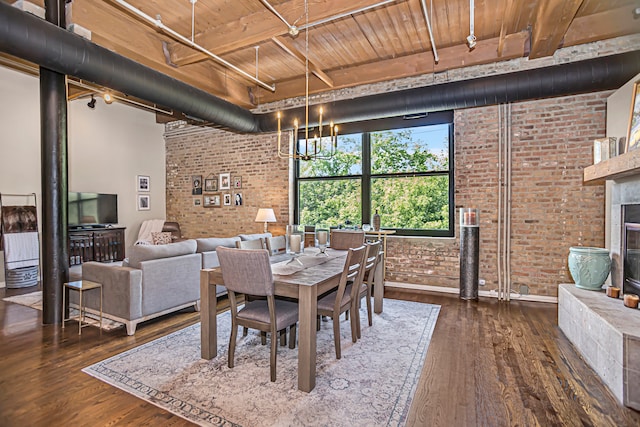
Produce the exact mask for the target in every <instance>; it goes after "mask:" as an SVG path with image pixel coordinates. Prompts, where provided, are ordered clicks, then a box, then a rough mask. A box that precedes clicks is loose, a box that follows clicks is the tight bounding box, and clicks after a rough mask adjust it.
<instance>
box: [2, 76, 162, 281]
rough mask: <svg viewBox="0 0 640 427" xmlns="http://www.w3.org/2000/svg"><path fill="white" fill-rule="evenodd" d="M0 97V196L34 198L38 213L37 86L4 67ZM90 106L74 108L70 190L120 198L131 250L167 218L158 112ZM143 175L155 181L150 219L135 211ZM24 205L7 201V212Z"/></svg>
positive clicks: (83, 103) (35, 81) (79, 103)
mask: <svg viewBox="0 0 640 427" xmlns="http://www.w3.org/2000/svg"><path fill="white" fill-rule="evenodd" d="M0 94H1V96H0V193H16V194H23V193H33V192H35V193H36V195H37V199H38V200H37V203H38V207H39V208H40V207H41V204H42V197H41V191H40V187H41V182H40V101H39V83H38V79H37V78H35V77H31V76H27V75H25V74H22V73H19V72H16V71H12V70H9V69H7V68H3V67H0ZM87 101H88V99H80V100H76V101H73V102H71V103H70V104H69V108H68V117H69V126H68V134H69V143H68V153H69V190H70V191H87V192H96V193H115V194H118V220H119V225H120V226H122V227H127V230H126V242H127V247H129V246H130V245H132V244H133V243H134V242H135V240H136V238H137V235H138V230H139V229H140V225H141V224H142V221H143V220H145V219H154V218H165V207H166V205H165V194H166V191H165V182H166V181H165V177H166V175H165V144H164V139H163V132H164V126H163V125H161V124H156V123H155V114H154V113H152V112H147V111H143V110H140V109H137V108H133V107H130V106H127V105H124V104H121V103H117V102H114V103H113V104H111V105H106V104H105V103H103V102H102V100H101V99H98V101H97V102H96V107H95V109H93V110H91V109H89V108H88V107H87V105H86V104H87ZM137 175H147V176H149V177H150V182H151V185H150V188H151V192H150V193H149V194H150V200H151V204H150V207H151V209H150V210H148V211H138V210H137V192H136V188H137V187H136V184H137ZM24 201H25V200H24V199H15V198H12V199H10V198H8V197H7V198H5V197H3V202H4V204H5V205H6V204H22V203H24ZM39 211H40V209H39ZM38 215H39V216H38V223H39V225H40V226H41V225H42V215H41V213H40V212H39V214H38ZM44 257H46V254H45V255H44ZM0 259H2V264H1V265H0V282H3V281H4V259H3V257H2V256H0ZM42 260H44V258H42V259H41V261H42Z"/></svg>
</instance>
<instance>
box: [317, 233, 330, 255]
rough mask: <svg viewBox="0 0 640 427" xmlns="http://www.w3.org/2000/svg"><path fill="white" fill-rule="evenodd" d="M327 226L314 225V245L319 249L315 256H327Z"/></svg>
mask: <svg viewBox="0 0 640 427" xmlns="http://www.w3.org/2000/svg"><path fill="white" fill-rule="evenodd" d="M330 235H331V233H330V232H329V227H324V226H320V227H316V246H317V247H318V248H319V249H320V252H318V253H317V254H316V256H329V255H327V252H326V250H327V246H329V237H330Z"/></svg>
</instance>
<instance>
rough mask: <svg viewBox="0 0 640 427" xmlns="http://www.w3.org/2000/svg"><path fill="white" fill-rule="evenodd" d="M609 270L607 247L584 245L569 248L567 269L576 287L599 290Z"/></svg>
mask: <svg viewBox="0 0 640 427" xmlns="http://www.w3.org/2000/svg"><path fill="white" fill-rule="evenodd" d="M610 270H611V258H610V257H609V250H608V249H605V248H590V247H586V246H572V247H571V248H569V271H570V272H571V277H573V281H574V282H575V283H576V287H578V288H582V289H588V290H590V291H599V290H600V289H601V288H602V285H603V284H604V281H605V280H607V277H608V276H609V271H610Z"/></svg>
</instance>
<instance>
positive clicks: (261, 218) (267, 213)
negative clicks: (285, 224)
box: [256, 209, 276, 222]
mask: <svg viewBox="0 0 640 427" xmlns="http://www.w3.org/2000/svg"><path fill="white" fill-rule="evenodd" d="M256 222H276V214H275V213H274V212H273V209H258V215H256Z"/></svg>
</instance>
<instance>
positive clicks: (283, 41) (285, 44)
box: [271, 37, 333, 87]
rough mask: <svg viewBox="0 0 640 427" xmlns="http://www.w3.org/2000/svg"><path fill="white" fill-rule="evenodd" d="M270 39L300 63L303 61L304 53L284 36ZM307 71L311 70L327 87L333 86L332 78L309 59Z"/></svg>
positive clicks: (304, 58) (304, 59)
mask: <svg viewBox="0 0 640 427" xmlns="http://www.w3.org/2000/svg"><path fill="white" fill-rule="evenodd" d="M271 40H273V42H274V43H275V44H276V45H278V46H280V48H282V50H284V51H285V52H287V53H288V54H289V55H291V56H293V57H294V58H296V59H297V60H298V61H300V62H301V63H302V64H304V63H305V61H306V59H307V57H306V56H305V54H304V53H302V52H300V51H299V50H298V49H297V48H296V47H295V46H294V45H293V43H291V42H290V41H289V40H288V39H287V38H285V37H273V38H272V39H271ZM309 71H311V72H312V73H313V74H314V75H315V76H316V77H317V78H319V79H320V80H322V81H323V82H325V84H326V85H327V86H329V87H333V80H332V79H331V77H329V76H328V75H327V73H325V72H324V71H322V69H321V68H320V67H319V66H318V65H316V64H315V63H314V62H313V61H311V60H309Z"/></svg>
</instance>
